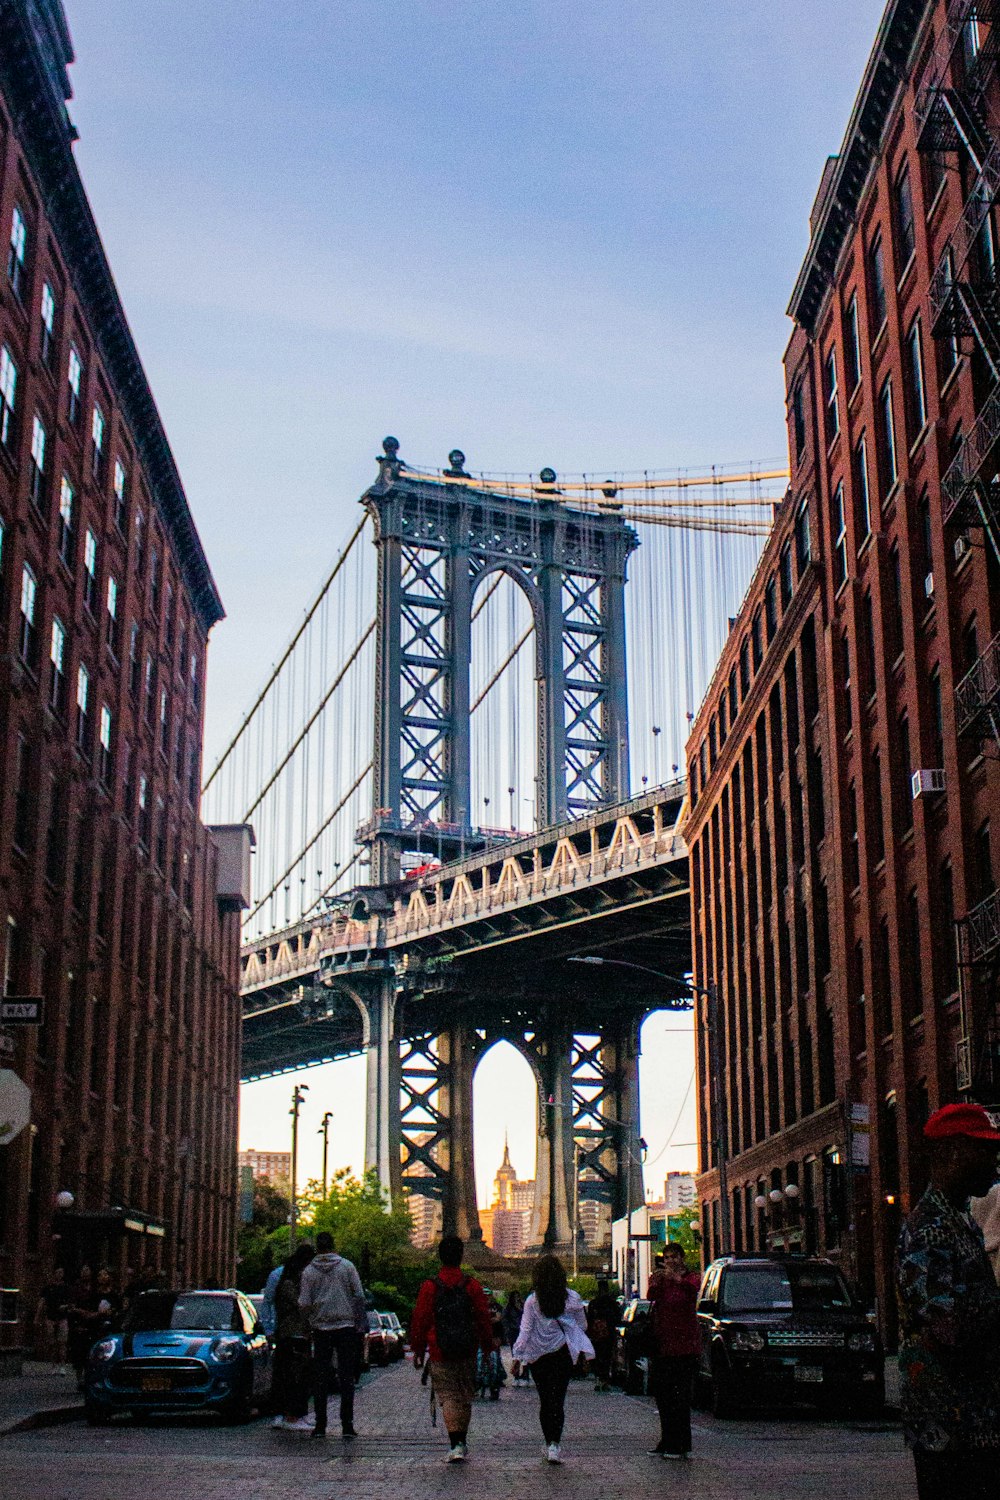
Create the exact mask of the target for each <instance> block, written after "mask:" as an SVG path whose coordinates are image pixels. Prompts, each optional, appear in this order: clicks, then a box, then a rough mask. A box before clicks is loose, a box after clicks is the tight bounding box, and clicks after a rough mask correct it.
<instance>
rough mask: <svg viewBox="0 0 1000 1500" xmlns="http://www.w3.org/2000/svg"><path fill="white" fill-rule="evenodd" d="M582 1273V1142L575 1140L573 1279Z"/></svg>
mask: <svg viewBox="0 0 1000 1500" xmlns="http://www.w3.org/2000/svg"><path fill="white" fill-rule="evenodd" d="M579 1274H580V1142H579V1141H578V1140H574V1141H573V1280H574V1281H575V1280H576V1278H577V1277H578V1276H579Z"/></svg>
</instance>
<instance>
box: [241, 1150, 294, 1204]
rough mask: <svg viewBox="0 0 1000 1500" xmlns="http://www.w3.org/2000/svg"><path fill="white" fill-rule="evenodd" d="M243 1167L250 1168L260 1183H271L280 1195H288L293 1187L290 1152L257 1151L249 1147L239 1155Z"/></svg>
mask: <svg viewBox="0 0 1000 1500" xmlns="http://www.w3.org/2000/svg"><path fill="white" fill-rule="evenodd" d="M239 1164H240V1166H241V1167H249V1168H250V1170H251V1172H252V1173H253V1175H254V1177H255V1178H256V1180H257V1181H258V1182H269V1183H270V1184H271V1186H272V1187H273V1188H275V1189H276V1190H277V1191H278V1192H279V1193H285V1194H287V1193H288V1192H289V1191H290V1190H291V1185H292V1153H291V1152H290V1151H257V1150H255V1149H254V1147H253V1146H249V1147H248V1148H247V1150H246V1151H241V1152H240V1153H239Z"/></svg>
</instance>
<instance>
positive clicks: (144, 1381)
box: [84, 1291, 271, 1426]
mask: <svg viewBox="0 0 1000 1500" xmlns="http://www.w3.org/2000/svg"><path fill="white" fill-rule="evenodd" d="M270 1390H271V1346H270V1344H269V1342H268V1339H267V1335H266V1334H265V1332H264V1328H263V1325H262V1324H261V1322H260V1321H259V1319H258V1318H257V1314H256V1312H255V1310H254V1308H253V1305H252V1304H251V1302H250V1299H249V1297H246V1296H244V1294H243V1293H242V1292H236V1291H226V1292H214V1291H184V1292H159V1291H157V1292H146V1293H144V1294H143V1295H142V1296H141V1297H139V1298H138V1300H137V1301H136V1302H135V1304H134V1305H133V1306H132V1307H131V1308H130V1309H129V1311H128V1312H127V1313H126V1315H125V1320H124V1323H123V1326H122V1331H121V1333H114V1334H109V1335H108V1337H107V1338H104V1339H101V1340H100V1341H99V1342H98V1343H96V1344H95V1345H94V1346H93V1348H92V1349H91V1351H90V1355H89V1357H88V1360H87V1373H86V1384H85V1388H84V1403H85V1408H86V1414H87V1421H88V1422H89V1423H90V1424H91V1426H97V1425H99V1424H101V1423H104V1422H107V1421H108V1419H109V1418H110V1417H111V1416H112V1415H113V1414H114V1413H115V1412H120V1411H129V1412H133V1413H139V1412H142V1413H147V1412H159V1413H166V1412H171V1411H178V1412H190V1411H217V1412H219V1414H220V1415H221V1416H223V1417H226V1418H227V1419H229V1420H230V1421H237V1422H239V1421H246V1420H247V1419H248V1418H249V1417H250V1415H251V1412H252V1410H253V1408H254V1406H260V1405H262V1404H263V1403H264V1402H266V1400H267V1398H268V1396H269V1395H270Z"/></svg>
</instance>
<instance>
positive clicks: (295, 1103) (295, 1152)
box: [288, 1083, 309, 1254]
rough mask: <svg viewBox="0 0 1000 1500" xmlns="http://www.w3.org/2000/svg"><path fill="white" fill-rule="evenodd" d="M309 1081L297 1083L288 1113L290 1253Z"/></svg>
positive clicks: (297, 1212)
mask: <svg viewBox="0 0 1000 1500" xmlns="http://www.w3.org/2000/svg"><path fill="white" fill-rule="evenodd" d="M308 1092H309V1085H308V1083H297V1084H296V1085H295V1087H294V1088H293V1089H292V1107H291V1109H290V1110H289V1111H288V1113H289V1114H290V1115H291V1117H292V1211H291V1214H290V1216H289V1219H288V1253H289V1254H291V1253H292V1251H293V1250H294V1249H295V1231H296V1228H297V1226H298V1217H299V1204H298V1186H297V1182H298V1175H299V1110H300V1109H301V1108H302V1105H303V1102H304V1100H303V1095H305V1094H308Z"/></svg>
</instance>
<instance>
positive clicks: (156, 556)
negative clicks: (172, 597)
mask: <svg viewBox="0 0 1000 1500" xmlns="http://www.w3.org/2000/svg"><path fill="white" fill-rule="evenodd" d="M149 603H150V608H151V609H152V611H153V614H154V615H156V616H159V613H160V553H159V549H158V548H157V547H153V548H152V550H151V551H150V554H149Z"/></svg>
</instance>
